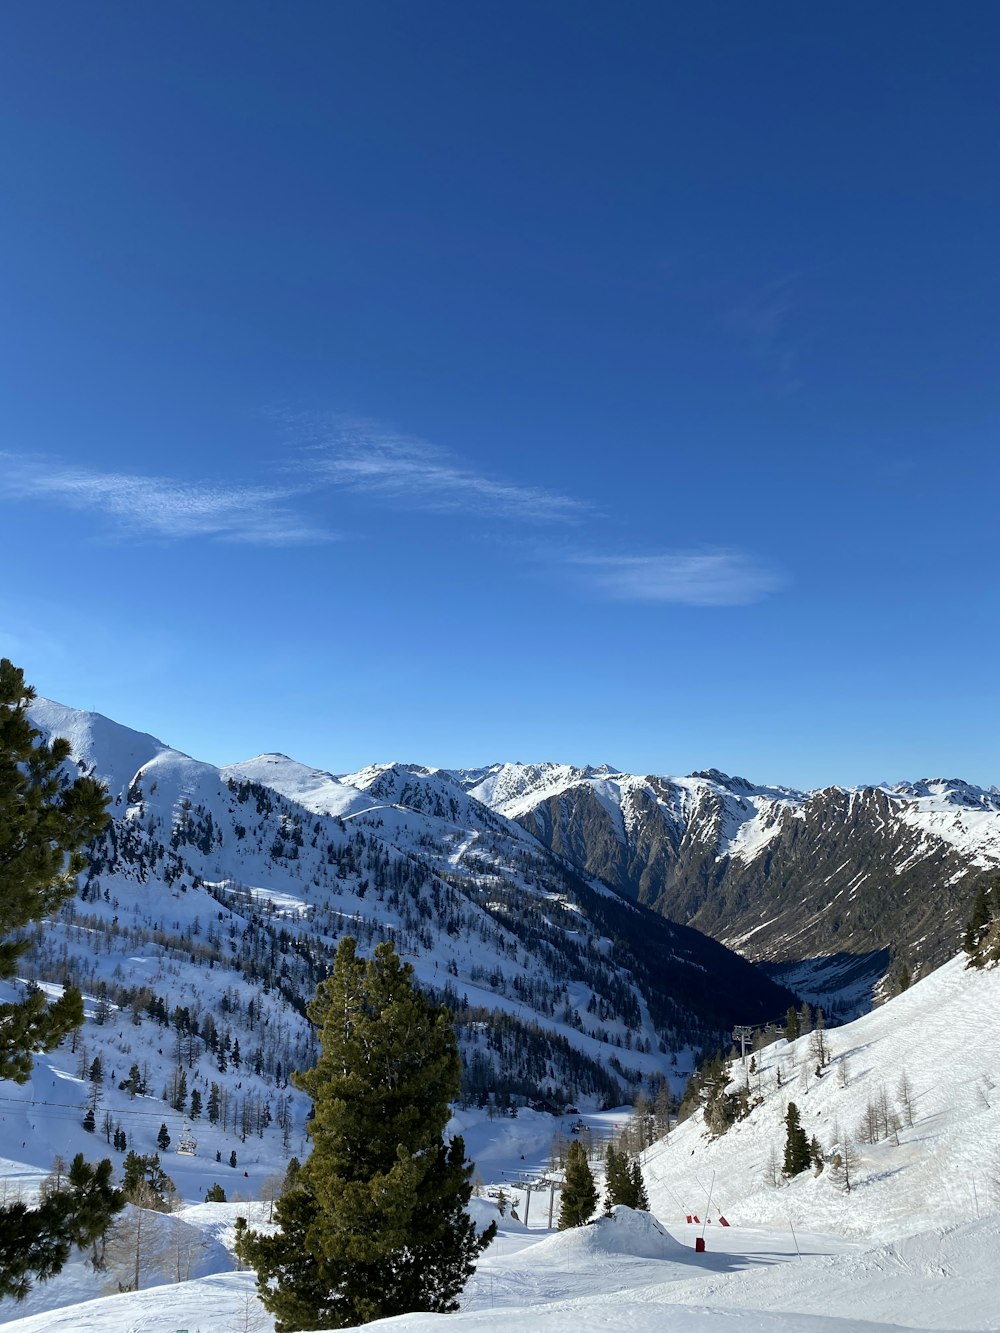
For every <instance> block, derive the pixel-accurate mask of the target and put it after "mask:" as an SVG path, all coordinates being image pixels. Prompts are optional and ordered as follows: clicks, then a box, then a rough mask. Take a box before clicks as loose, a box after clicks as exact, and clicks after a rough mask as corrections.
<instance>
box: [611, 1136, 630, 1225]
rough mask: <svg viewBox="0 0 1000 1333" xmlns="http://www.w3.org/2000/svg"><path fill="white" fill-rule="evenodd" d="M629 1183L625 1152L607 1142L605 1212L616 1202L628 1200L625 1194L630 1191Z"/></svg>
mask: <svg viewBox="0 0 1000 1333" xmlns="http://www.w3.org/2000/svg"><path fill="white" fill-rule="evenodd" d="M631 1184H632V1182H631V1180H630V1178H629V1174H628V1157H627V1156H626V1154H625V1153H623V1152H619V1151H618V1149H617V1148H616V1147H615V1146H614V1144H613V1143H609V1144H608V1151H607V1154H606V1156H605V1159H604V1211H605V1212H606V1213H610V1212H611V1209H612V1208H613V1207H614V1206H615V1205H616V1204H619V1203H627V1202H628V1199H627V1197H626V1196H627V1195H628V1194H629V1193H630V1192H631Z"/></svg>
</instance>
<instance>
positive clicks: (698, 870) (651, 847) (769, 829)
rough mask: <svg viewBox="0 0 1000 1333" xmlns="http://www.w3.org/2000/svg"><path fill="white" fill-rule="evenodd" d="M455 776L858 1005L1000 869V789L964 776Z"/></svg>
mask: <svg viewBox="0 0 1000 1333" xmlns="http://www.w3.org/2000/svg"><path fill="white" fill-rule="evenodd" d="M451 776H452V777H453V778H454V780H455V781H456V783H458V784H459V785H460V786H462V787H464V788H466V789H468V790H469V791H470V792H472V793H476V794H478V795H480V796H481V798H482V799H485V800H487V802H488V803H490V804H491V805H493V806H494V808H496V809H498V810H501V811H503V812H504V813H505V814H508V815H509V816H511V817H512V818H514V819H516V820H517V821H518V822H519V823H520V824H521V825H522V826H523V827H524V828H526V829H528V830H529V831H530V832H531V833H533V834H534V835H535V837H537V838H538V839H539V840H540V841H541V842H543V843H544V844H545V845H546V846H548V847H551V848H552V850H553V851H556V852H557V853H559V854H560V855H561V856H564V857H566V858H567V859H568V860H569V861H571V862H572V863H573V864H574V865H576V866H579V867H580V868H581V869H584V870H587V871H588V872H589V873H591V874H593V875H596V876H598V877H599V878H600V879H602V880H603V881H604V882H605V883H607V884H610V885H612V886H613V887H614V888H616V889H617V890H618V891H619V892H620V893H622V894H624V895H626V896H628V897H630V898H633V899H634V900H636V901H638V902H641V903H644V904H646V905H647V906H650V907H652V908H654V910H656V911H657V912H660V913H661V914H663V915H665V916H666V917H668V918H669V919H670V920H674V921H679V922H684V923H686V924H688V925H693V926H696V927H697V928H698V929H699V930H703V931H705V932H706V933H708V934H711V935H713V936H714V937H715V938H717V939H720V940H722V941H723V942H725V943H726V944H728V945H730V946H731V947H733V948H735V949H738V950H740V951H741V952H743V953H745V954H746V955H747V956H748V957H751V958H754V959H755V960H758V961H760V962H762V963H765V964H767V965H768V966H769V968H770V970H772V971H773V972H774V973H775V974H776V975H781V976H782V977H783V978H784V979H786V980H787V981H788V983H789V984H791V985H795V986H797V987H799V988H800V989H803V990H804V991H808V992H810V994H811V996H812V997H813V998H815V999H818V1000H821V1001H823V1002H825V1003H826V1004H827V1005H828V1006H830V1005H834V1006H839V1007H840V1008H842V1009H843V1010H844V1011H845V1012H856V1011H858V1010H859V1009H863V1008H866V1007H867V1006H868V1005H869V1004H870V1002H871V995H872V987H873V986H876V987H877V986H878V983H879V982H880V979H882V978H883V977H884V976H885V975H886V972H887V970H888V969H891V968H892V967H894V966H898V967H902V966H903V965H905V966H906V968H907V969H908V970H910V971H912V970H914V969H916V970H918V971H919V970H921V969H925V970H926V969H927V968H930V967H932V966H935V965H937V964H939V963H941V962H943V961H944V960H945V959H946V958H947V957H949V956H950V955H951V954H952V953H953V952H954V951H955V949H956V948H957V947H958V940H959V936H960V934H961V930H962V927H963V925H964V922H965V919H966V917H967V915H968V909H969V905H970V904H971V901H972V898H973V896H974V894H975V891H976V888H977V886H978V883H979V882H980V880H981V878H982V877H983V876H984V875H985V876H988V875H990V874H991V873H994V872H995V871H996V869H997V867H1000V792H998V791H997V789H996V788H995V787H992V788H989V789H986V788H981V787H976V786H973V785H972V784H970V783H967V782H964V781H962V780H961V779H923V780H920V781H917V782H901V783H896V784H885V785H879V786H870V787H861V788H842V787H829V788H826V789H823V790H819V791H813V792H803V791H797V790H795V789H793V788H785V787H769V786H759V785H755V784H753V783H751V782H749V781H748V780H747V779H745V778H742V777H730V776H728V775H727V774H724V773H721V772H719V771H718V770H716V769H708V770H704V771H702V772H698V773H693V774H691V775H690V776H688V777H682V778H670V777H659V776H655V775H654V776H646V777H642V776H637V775H633V774H625V773H616V772H613V771H611V770H606V769H602V770H591V769H581V768H572V767H570V766H566V765H558V764H542V765H511V764H503V765H494V766H493V767H492V768H489V769H476V770H470V771H467V772H464V771H456V772H454V773H453V774H452V775H451Z"/></svg>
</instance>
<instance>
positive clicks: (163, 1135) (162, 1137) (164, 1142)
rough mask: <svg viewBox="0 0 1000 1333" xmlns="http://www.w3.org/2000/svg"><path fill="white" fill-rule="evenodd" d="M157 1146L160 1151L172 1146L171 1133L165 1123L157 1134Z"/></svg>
mask: <svg viewBox="0 0 1000 1333" xmlns="http://www.w3.org/2000/svg"><path fill="white" fill-rule="evenodd" d="M156 1146H157V1147H158V1148H159V1150H160V1152H166V1151H167V1149H168V1148H169V1147H170V1135H169V1133H168V1132H167V1127H166V1125H164V1124H161V1125H160V1131H159V1133H158V1134H157V1136H156Z"/></svg>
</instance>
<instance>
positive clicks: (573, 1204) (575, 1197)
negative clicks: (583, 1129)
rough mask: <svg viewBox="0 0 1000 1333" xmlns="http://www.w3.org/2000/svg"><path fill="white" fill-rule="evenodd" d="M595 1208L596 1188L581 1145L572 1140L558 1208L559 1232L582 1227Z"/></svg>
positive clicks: (576, 1140) (577, 1141)
mask: <svg viewBox="0 0 1000 1333" xmlns="http://www.w3.org/2000/svg"><path fill="white" fill-rule="evenodd" d="M596 1207H597V1186H596V1185H595V1184H594V1177H593V1174H592V1172H591V1170H590V1164H589V1163H588V1161H587V1154H586V1153H585V1152H584V1150H583V1144H582V1143H580V1141H579V1140H578V1139H574V1140H573V1142H572V1143H571V1144H570V1145H569V1153H568V1154H567V1156H566V1181H565V1184H564V1185H563V1191H562V1203H561V1205H560V1208H559V1230H560V1231H565V1230H566V1228H567V1227H582V1226H583V1225H584V1223H586V1222H589V1221H590V1218H591V1214H592V1213H593V1211H594V1209H595V1208H596Z"/></svg>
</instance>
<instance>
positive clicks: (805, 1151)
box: [782, 1102, 812, 1176]
mask: <svg viewBox="0 0 1000 1333" xmlns="http://www.w3.org/2000/svg"><path fill="white" fill-rule="evenodd" d="M785 1129H786V1135H785V1160H784V1164H783V1166H782V1170H783V1172H784V1174H785V1175H786V1176H797V1175H798V1174H799V1172H800V1171H805V1170H807V1169H808V1167H809V1164H810V1162H811V1161H812V1157H811V1155H810V1152H809V1140H808V1138H807V1137H806V1132H805V1130H804V1129H803V1128H802V1125H801V1123H800V1121H799V1108H798V1107H797V1106H796V1105H795V1103H794V1102H789V1103H788V1110H787V1111H786V1113H785Z"/></svg>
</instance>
